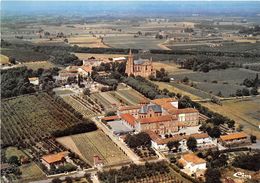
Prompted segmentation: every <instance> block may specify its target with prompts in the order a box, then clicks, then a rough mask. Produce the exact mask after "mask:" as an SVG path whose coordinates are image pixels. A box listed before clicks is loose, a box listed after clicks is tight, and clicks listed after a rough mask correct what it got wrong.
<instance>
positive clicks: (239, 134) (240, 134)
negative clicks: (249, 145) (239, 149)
mask: <svg viewBox="0 0 260 183" xmlns="http://www.w3.org/2000/svg"><path fill="white" fill-rule="evenodd" d="M241 138H247V134H246V133H244V132H237V133H231V134H228V135H221V136H220V139H221V140H223V141H229V140H236V139H241Z"/></svg>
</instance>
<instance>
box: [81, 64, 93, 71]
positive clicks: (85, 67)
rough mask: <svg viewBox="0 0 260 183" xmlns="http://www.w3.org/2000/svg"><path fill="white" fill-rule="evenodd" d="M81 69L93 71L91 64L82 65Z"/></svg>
mask: <svg viewBox="0 0 260 183" xmlns="http://www.w3.org/2000/svg"><path fill="white" fill-rule="evenodd" d="M81 69H83V70H84V71H86V72H91V71H92V66H91V65H88V66H82V67H81Z"/></svg>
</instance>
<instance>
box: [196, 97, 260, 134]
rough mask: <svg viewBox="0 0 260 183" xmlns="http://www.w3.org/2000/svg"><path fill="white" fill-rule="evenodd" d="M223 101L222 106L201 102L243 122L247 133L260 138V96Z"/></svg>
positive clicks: (213, 109)
mask: <svg viewBox="0 0 260 183" xmlns="http://www.w3.org/2000/svg"><path fill="white" fill-rule="evenodd" d="M221 103H222V106H220V105H217V104H213V103H201V104H202V105H203V106H205V107H208V108H209V109H210V110H212V111H215V112H217V113H220V114H222V115H224V116H227V117H229V118H231V119H233V120H235V121H236V122H237V123H239V124H242V125H243V126H244V130H245V132H246V133H248V134H254V135H257V136H258V138H260V129H259V125H260V97H252V98H250V99H236V100H228V101H223V102H221Z"/></svg>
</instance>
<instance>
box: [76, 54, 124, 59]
mask: <svg viewBox="0 0 260 183" xmlns="http://www.w3.org/2000/svg"><path fill="white" fill-rule="evenodd" d="M74 55H76V56H77V57H78V58H79V59H80V60H87V59H89V58H91V57H95V58H96V59H100V60H109V58H117V57H127V56H128V55H123V54H94V53H74Z"/></svg>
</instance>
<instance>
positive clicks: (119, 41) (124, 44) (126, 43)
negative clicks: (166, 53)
mask: <svg viewBox="0 0 260 183" xmlns="http://www.w3.org/2000/svg"><path fill="white" fill-rule="evenodd" d="M104 42H105V43H106V44H107V45H109V46H111V47H113V48H134V49H144V48H145V49H162V47H160V46H159V44H161V43H163V40H158V39H155V38H154V37H146V36H140V37H136V38H135V37H134V35H133V34H132V35H131V34H129V35H117V36H107V37H104Z"/></svg>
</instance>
